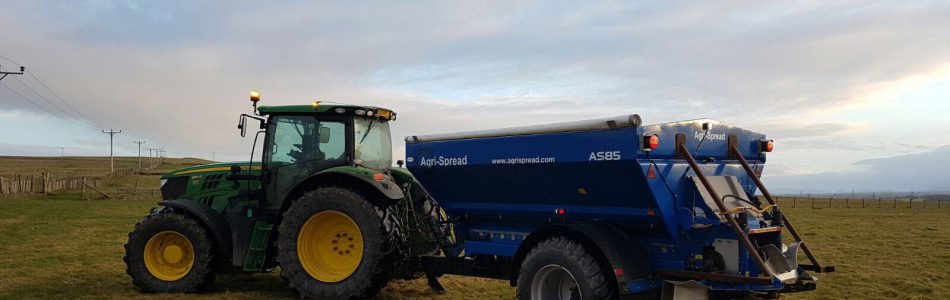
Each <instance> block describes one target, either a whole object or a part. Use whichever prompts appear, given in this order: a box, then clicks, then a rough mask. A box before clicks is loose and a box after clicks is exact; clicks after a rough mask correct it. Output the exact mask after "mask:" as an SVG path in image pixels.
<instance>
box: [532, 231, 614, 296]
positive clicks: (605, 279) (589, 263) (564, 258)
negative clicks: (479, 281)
mask: <svg viewBox="0 0 950 300" xmlns="http://www.w3.org/2000/svg"><path fill="white" fill-rule="evenodd" d="M542 269H544V271H543V272H542ZM609 270H610V267H609V266H607V265H606V263H604V262H602V261H601V260H599V259H597V258H596V256H595V255H593V253H592V252H591V250H590V249H587V248H586V247H584V245H582V244H580V243H577V242H574V241H571V240H569V239H567V238H565V237H552V238H549V239H547V240H544V241H541V242H540V243H538V244H537V245H535V246H534V248H532V249H531V251H530V252H528V255H526V256H525V260H524V262H523V263H522V264H521V269H520V271H519V272H518V299H520V300H531V299H544V300H547V299H549V298H554V300H557V298H556V297H543V296H542V295H538V294H535V295H532V293H534V292H533V290H536V289H538V288H537V287H535V285H537V283H536V282H535V277H537V276H545V277H542V278H547V277H546V276H554V275H544V274H554V273H552V272H555V273H556V272H566V274H567V275H570V277H564V278H572V279H573V280H574V282H576V286H575V287H576V289H572V291H574V293H573V294H572V295H573V298H570V299H579V298H580V297H578V296H582V297H583V299H584V300H601V299H619V291H618V289H617V287H616V286H617V284H616V280H615V278H614V277H613V274H611V273H610V272H609ZM542 278H539V281H542V280H540V279H542ZM547 282H550V280H549V281H547ZM541 285H542V286H550V285H549V284H541Z"/></svg>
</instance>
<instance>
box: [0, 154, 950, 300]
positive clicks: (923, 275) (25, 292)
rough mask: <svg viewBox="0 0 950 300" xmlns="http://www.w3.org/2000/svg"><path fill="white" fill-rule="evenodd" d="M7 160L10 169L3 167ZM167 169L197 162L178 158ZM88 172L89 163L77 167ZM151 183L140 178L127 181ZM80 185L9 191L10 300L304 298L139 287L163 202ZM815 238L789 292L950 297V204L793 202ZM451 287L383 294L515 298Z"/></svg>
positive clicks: (250, 278)
mask: <svg viewBox="0 0 950 300" xmlns="http://www.w3.org/2000/svg"><path fill="white" fill-rule="evenodd" d="M3 162H4V160H3V159H0V166H3V165H2V163H3ZM169 162H170V163H169V164H165V165H163V166H162V167H161V168H160V169H159V170H157V171H161V170H168V169H173V168H177V167H182V166H185V165H190V164H193V163H194V161H176V160H171V161H169ZM75 171H76V172H77V173H81V172H82V171H81V170H78V169H77V170H75ZM135 181H138V182H140V184H142V183H145V182H151V183H149V184H150V185H157V176H156V175H141V176H130V178H124V179H122V180H120V181H118V182H117V183H116V184H118V185H129V184H131V183H132V182H135ZM77 199H78V195H77V194H76V193H75V192H62V193H54V194H51V195H48V196H46V197H43V196H36V195H31V196H12V197H3V198H0V299H51V298H88V299H100V298H107V299H125V298H149V299H181V298H187V299H261V298H264V299H295V298H296V296H295V294H294V293H293V292H291V291H290V290H289V289H288V288H287V287H286V285H285V283H284V282H283V281H282V280H281V279H280V278H279V277H278V276H277V275H276V273H273V274H252V275H243V274H239V275H222V276H219V278H218V283H217V284H216V285H215V287H214V289H213V290H211V291H209V292H207V293H203V294H197V295H150V294H142V293H139V292H138V291H136V290H135V289H134V287H133V286H132V284H131V282H130V280H129V278H128V276H127V275H126V274H125V266H124V264H123V263H122V255H123V250H122V245H123V244H124V243H125V240H126V234H127V233H128V231H129V230H131V229H132V226H133V225H134V224H135V222H136V221H138V220H139V219H140V218H141V217H142V216H143V215H144V214H145V213H147V211H148V209H149V208H150V207H152V206H154V205H155V202H156V200H157V199H141V197H138V198H137V199H133V198H129V199H114V200H77ZM785 211H786V213H787V214H788V215H789V217H790V218H791V219H792V220H793V221H795V222H796V223H797V224H796V225H797V227H799V230H800V231H801V232H802V233H803V235H804V237H805V239H806V240H808V241H810V242H811V243H810V245H812V247H813V249H814V250H815V252H817V254H818V255H819V257H820V258H821V259H822V260H823V261H824V262H826V263H832V264H835V265H836V266H837V268H838V273H834V274H825V275H819V276H820V280H819V287H818V290H817V291H813V292H807V293H802V294H797V295H787V296H784V297H783V298H784V299H950V284H948V283H947V282H950V208H947V207H944V208H943V209H936V208H926V209H925V208H914V209H896V210H895V209H888V208H880V209H879V208H866V209H861V208H831V209H828V208H826V209H811V208H795V209H792V208H786V210H785ZM442 282H443V284H444V285H445V286H446V287H447V288H448V290H449V291H448V292H447V293H445V294H442V295H439V294H435V293H432V292H430V291H429V290H428V288H427V287H426V285H425V282H424V281H423V280H414V281H395V282H393V283H391V284H390V285H389V286H388V287H386V289H385V290H384V291H383V293H382V294H381V295H380V296H379V298H381V299H475V298H478V299H513V297H514V289H513V288H511V287H509V286H508V285H507V282H505V281H499V280H486V279H475V278H463V277H454V276H446V277H444V278H443V280H442Z"/></svg>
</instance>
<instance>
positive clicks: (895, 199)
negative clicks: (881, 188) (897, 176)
mask: <svg viewBox="0 0 950 300" xmlns="http://www.w3.org/2000/svg"><path fill="white" fill-rule="evenodd" d="M894 208H897V197H894Z"/></svg>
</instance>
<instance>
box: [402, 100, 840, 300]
mask: <svg viewBox="0 0 950 300" xmlns="http://www.w3.org/2000/svg"><path fill="white" fill-rule="evenodd" d="M771 147H772V142H771V140H767V139H766V136H765V135H763V134H760V133H756V132H752V131H748V130H745V129H741V128H738V127H734V126H728V125H724V124H722V123H719V122H715V121H711V120H693V121H683V122H674V123H666V124H658V125H641V121H640V117H639V116H637V115H630V116H620V117H613V118H603V119H595V120H585V121H576V122H566V123H556V124H548V125H539V126H527V127H516V128H506V129H496V130H487V131H475V132H463V133H452V134H436V135H420V136H410V137H407V138H406V167H407V168H408V169H409V170H410V171H411V172H412V174H413V175H414V176H415V177H416V179H417V180H418V181H419V182H420V183H421V184H422V186H424V188H425V189H426V190H427V192H428V194H429V195H430V196H431V197H432V198H434V199H435V200H436V201H438V203H439V204H440V205H441V207H442V209H443V210H444V212H445V213H446V215H447V216H448V220H449V221H447V222H446V223H449V225H450V226H451V227H452V232H453V233H454V234H453V238H452V243H450V244H448V245H446V246H445V247H444V249H443V251H444V252H445V254H446V255H445V257H442V258H438V259H436V258H432V259H430V260H429V261H428V263H426V261H424V264H426V269H427V270H428V271H427V272H429V273H430V283H431V282H432V279H433V277H432V275H433V274H434V275H436V276H437V275H441V274H463V275H474V276H482V277H492V278H503V279H509V280H511V283H512V285H517V286H519V297H520V298H525V297H527V299H549V298H558V297H560V299H564V298H565V297H561V296H564V295H573V296H575V297H578V296H582V297H580V298H583V299H596V298H604V297H601V296H606V298H617V297H625V296H634V295H659V294H663V296H664V297H674V298H675V297H690V296H688V295H690V294H691V293H699V294H704V295H718V294H723V293H728V294H750V293H771V294H775V293H778V292H796V291H803V290H811V289H814V287H815V285H814V282H815V280H816V278H815V277H814V276H813V275H811V274H809V271H811V272H828V271H832V270H833V267H821V266H820V265H819V263H818V261H817V260H816V259H815V257H814V256H813V255H812V253H811V251H810V250H809V249H808V248H807V247H806V246H805V245H804V243H803V242H801V239H800V237H799V236H798V234H797V232H795V230H794V228H793V227H791V224H790V223H789V222H788V219H787V217H785V216H783V215H782V213H781V210H780V209H779V208H778V206H777V205H776V204H775V202H774V201H773V199H772V197H771V195H769V194H768V191H767V189H765V187H764V186H762V184H761V182H760V181H759V179H758V176H759V175H760V174H761V172H762V169H763V165H764V163H765V160H766V153H767V152H769V151H771ZM757 190H758V192H759V193H761V195H760V196H756V194H757V193H756V192H757ZM783 230H785V231H786V232H788V233H790V234H791V235H792V239H790V240H791V241H792V243H791V244H785V243H783V239H782V232H783ZM799 249H802V250H803V252H804V253H805V254H806V255H807V257H808V258H809V260H810V261H811V263H810V264H801V265H799V264H798V262H797V256H798V255H797V254H798V252H799ZM559 253H560V254H559ZM591 262H594V263H591ZM590 266H599V267H597V268H593V267H590ZM565 278H570V279H571V280H565ZM551 282H554V283H551ZM565 282H567V283H565ZM571 282H573V283H571ZM436 284H437V283H436ZM523 285H530V288H528V287H527V286H523ZM522 290H525V291H527V292H525V293H528V294H530V295H528V296H526V295H523V292H522ZM532 291H533V292H532ZM535 295H548V296H550V297H540V298H539V297H535ZM568 298H570V297H568Z"/></svg>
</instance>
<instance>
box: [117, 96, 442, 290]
mask: <svg viewBox="0 0 950 300" xmlns="http://www.w3.org/2000/svg"><path fill="white" fill-rule="evenodd" d="M259 100H260V94H259V93H258V92H256V91H254V92H252V93H251V101H252V102H253V104H254V109H255V112H256V114H254V115H248V114H242V115H241V117H240V119H239V124H238V128H239V129H240V131H241V136H242V137H243V136H245V133H246V130H247V128H248V127H249V125H250V124H249V122H248V121H250V122H251V124H254V123H259V125H260V126H259V127H258V128H259V129H258V128H255V129H258V130H257V132H256V133H255V134H254V145H255V149H256V148H257V143H258V138H259V137H261V135H263V136H262V138H263V139H262V142H263V147H262V148H263V155H262V157H261V158H260V162H255V160H254V155H253V152H254V151H252V155H251V159H250V160H249V161H248V162H240V163H222V164H211V165H203V166H197V167H191V168H186V169H180V170H176V171H172V172H170V173H168V174H165V175H164V176H162V178H161V183H162V186H161V190H162V199H165V200H162V201H161V202H159V205H160V206H161V207H157V208H154V209H152V212H151V213H150V214H148V215H147V216H145V218H143V219H142V220H141V221H139V222H138V223H137V224H136V225H135V229H134V230H133V231H132V232H131V233H129V240H128V243H127V244H126V245H125V250H126V253H125V257H124V260H125V263H126V266H127V273H128V274H129V275H130V276H131V277H132V281H133V283H134V284H135V285H136V286H137V287H138V288H140V289H141V290H142V291H145V292H198V291H201V290H202V289H204V288H206V287H208V286H209V285H211V284H212V283H213V281H214V280H215V276H216V275H217V274H220V273H229V272H270V271H272V270H274V269H275V268H276V267H278V266H279V267H280V274H281V277H282V278H284V279H285V280H286V281H287V282H288V283H289V285H290V286H291V288H293V289H294V290H296V291H297V292H298V293H299V295H300V296H301V297H303V298H319V299H350V298H365V297H372V296H374V295H375V294H376V293H378V292H379V290H380V289H382V288H383V287H384V286H385V285H386V284H387V283H388V282H389V281H390V280H391V279H392V278H394V277H396V276H399V277H407V276H413V274H411V273H412V272H413V271H405V272H403V271H401V270H413V269H414V268H412V267H411V266H412V265H413V262H412V259H413V257H418V256H419V254H427V253H433V252H435V251H438V248H439V245H440V244H441V242H439V241H437V240H436V239H433V238H432V237H434V236H435V235H433V233H434V232H435V231H434V230H436V227H438V225H433V224H435V222H432V220H433V219H432V218H430V217H431V216H436V217H438V216H440V215H442V214H441V213H440V210H439V209H438V208H437V205H435V204H434V202H433V201H431V198H429V197H428V196H426V193H425V191H424V190H423V189H422V187H421V186H420V185H419V184H418V182H416V181H415V179H414V178H413V177H412V175H410V174H409V172H408V171H406V170H405V169H403V168H393V167H392V153H391V151H392V144H391V143H392V142H391V137H390V131H389V123H390V122H392V121H394V120H395V119H396V113H395V112H393V111H391V110H388V109H384V108H379V107H369V106H355V105H344V104H333V103H320V102H313V103H312V104H311V105H295V106H261V107H259V108H258V107H257V103H258V101H259ZM254 125H257V124H254ZM413 195H414V196H413ZM439 230H441V229H439ZM417 233H421V234H417ZM443 242H444V241H443Z"/></svg>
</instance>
